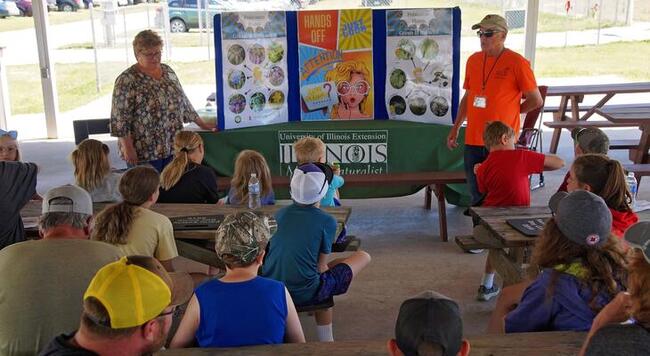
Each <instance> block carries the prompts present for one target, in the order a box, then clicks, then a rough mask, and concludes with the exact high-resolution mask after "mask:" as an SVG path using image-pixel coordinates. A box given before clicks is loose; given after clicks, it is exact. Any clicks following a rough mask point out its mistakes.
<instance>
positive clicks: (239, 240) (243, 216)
mask: <svg viewBox="0 0 650 356" xmlns="http://www.w3.org/2000/svg"><path fill="white" fill-rule="evenodd" d="M270 238H271V231H270V228H269V223H268V218H267V217H265V216H263V217H260V216H257V215H256V214H255V213H253V212H250V211H246V212H243V213H237V214H233V215H228V216H226V217H225V218H224V219H223V222H222V223H221V225H219V228H218V229H217V236H216V239H215V245H214V249H215V252H216V253H217V256H219V258H222V257H223V256H226V255H229V256H233V257H235V258H237V259H239V260H240V261H241V262H242V263H243V264H250V263H251V262H253V261H254V260H255V258H256V257H257V256H258V255H259V254H260V247H262V246H264V245H265V244H266V242H267V241H268V240H269V239H270ZM262 248H263V247H262Z"/></svg>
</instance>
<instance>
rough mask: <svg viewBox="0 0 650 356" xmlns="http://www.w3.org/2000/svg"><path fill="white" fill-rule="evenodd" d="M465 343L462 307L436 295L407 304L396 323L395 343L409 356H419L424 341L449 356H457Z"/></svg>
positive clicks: (431, 293) (420, 296)
mask: <svg viewBox="0 0 650 356" xmlns="http://www.w3.org/2000/svg"><path fill="white" fill-rule="evenodd" d="M462 340H463V320H462V319H461V317H460V309H459V308H458V304H457V303H456V302H454V301H453V300H451V299H449V298H448V297H446V296H444V295H442V294H440V293H436V292H434V291H425V292H422V293H420V294H418V295H416V296H415V297H412V298H409V299H407V300H405V301H404V302H403V303H402V305H401V306H400V308H399V314H398V316H397V322H396V323H395V341H397V347H398V348H399V349H400V351H402V352H403V353H404V354H405V355H417V352H418V348H419V347H420V344H421V343H422V342H424V341H428V342H432V343H435V344H438V345H440V346H441V347H442V349H443V354H444V355H445V356H452V355H456V354H457V353H458V351H459V350H460V347H461V343H462Z"/></svg>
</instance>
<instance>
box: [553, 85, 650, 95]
mask: <svg viewBox="0 0 650 356" xmlns="http://www.w3.org/2000/svg"><path fill="white" fill-rule="evenodd" d="M644 92H650V82H636V83H614V84H589V85H558V86H549V87H548V91H547V92H546V96H569V95H590V94H609V93H619V94H622V93H644Z"/></svg>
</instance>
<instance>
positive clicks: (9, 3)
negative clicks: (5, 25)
mask: <svg viewBox="0 0 650 356" xmlns="http://www.w3.org/2000/svg"><path fill="white" fill-rule="evenodd" d="M7 16H20V10H19V9H18V6H16V2H14V1H13V0H2V1H0V18H5V17H7Z"/></svg>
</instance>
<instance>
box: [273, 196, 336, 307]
mask: <svg viewBox="0 0 650 356" xmlns="http://www.w3.org/2000/svg"><path fill="white" fill-rule="evenodd" d="M275 219H276V220H277V223H278V230H277V232H276V233H275V234H274V235H273V238H272V239H271V241H270V247H269V250H268V255H267V257H266V260H265V261H264V265H263V266H262V271H263V275H264V276H266V277H269V278H272V279H275V280H279V281H283V282H284V283H285V284H286V286H287V289H288V290H289V292H290V293H291V296H292V298H293V300H294V302H295V303H296V304H297V305H301V304H305V303H306V302H309V301H310V300H311V299H312V298H313V296H314V295H315V294H316V292H317V290H318V287H319V285H320V274H319V268H318V259H319V256H320V254H321V253H322V254H329V253H331V251H332V243H333V242H334V237H335V234H336V219H334V217H332V216H331V215H330V214H328V213H326V212H324V211H323V210H321V209H319V208H317V207H316V206H313V205H310V206H303V205H300V204H296V203H294V204H292V205H289V206H287V207H286V208H283V209H281V210H280V211H278V212H277V213H276V215H275Z"/></svg>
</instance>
